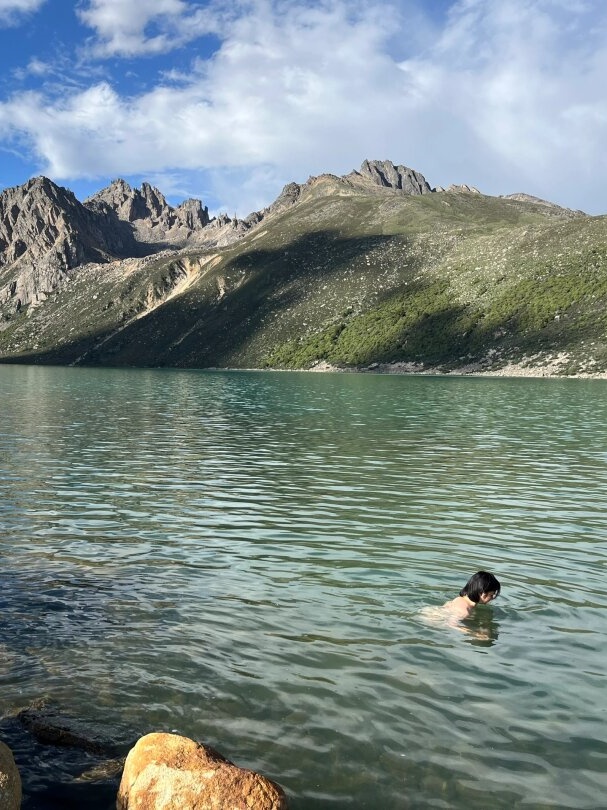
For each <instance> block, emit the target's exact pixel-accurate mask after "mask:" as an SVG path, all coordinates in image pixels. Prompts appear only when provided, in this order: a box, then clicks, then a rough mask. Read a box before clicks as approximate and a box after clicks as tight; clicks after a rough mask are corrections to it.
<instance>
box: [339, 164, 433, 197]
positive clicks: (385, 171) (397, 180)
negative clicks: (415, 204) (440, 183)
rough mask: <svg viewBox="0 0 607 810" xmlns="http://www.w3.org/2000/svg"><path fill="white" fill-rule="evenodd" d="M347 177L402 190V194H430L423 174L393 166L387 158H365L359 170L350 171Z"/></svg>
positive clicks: (404, 167)
mask: <svg viewBox="0 0 607 810" xmlns="http://www.w3.org/2000/svg"><path fill="white" fill-rule="evenodd" d="M347 179H348V180H350V181H352V182H358V183H360V182H361V181H362V182H363V183H372V184H374V185H376V186H382V187H383V188H391V189H395V190H396V191H402V193H403V194H430V193H432V189H431V188H430V186H429V184H428V182H427V181H426V178H425V177H424V176H423V174H420V173H419V172H416V171H414V170H413V169H409V168H408V167H407V166H395V165H394V164H393V163H392V162H391V161H389V160H365V161H364V162H363V164H362V166H361V167H360V171H358V172H356V171H355V172H351V173H350V174H349V175H347Z"/></svg>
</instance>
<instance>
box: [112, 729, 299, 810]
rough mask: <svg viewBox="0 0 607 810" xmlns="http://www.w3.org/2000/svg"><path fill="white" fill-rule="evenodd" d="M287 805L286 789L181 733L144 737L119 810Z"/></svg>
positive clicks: (277, 808)
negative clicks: (182, 735) (180, 734)
mask: <svg viewBox="0 0 607 810" xmlns="http://www.w3.org/2000/svg"><path fill="white" fill-rule="evenodd" d="M175 807H178V808H180V810H226V808H230V810H286V808H287V800H286V796H285V794H284V792H283V790H282V788H281V787H280V786H279V785H277V784H276V783H275V782H272V781H270V780H269V779H266V778H265V777H264V776H261V775H260V774H258V773H255V772H254V771H250V770H248V769H246V768H240V767H238V765H234V763H232V762H230V761H229V760H227V759H225V758H224V757H223V756H222V755H221V754H219V753H218V752H217V751H215V750H213V749H212V748H210V747H208V746H206V745H202V744H201V743H197V742H194V740H190V739H188V738H187V737H181V736H179V735H178V734H164V733H153V734H147V735H146V736H145V737H142V738H141V739H140V740H139V741H138V742H137V743H136V745H135V747H134V748H132V749H131V751H130V752H129V755H128V756H127V758H126V762H125V765H124V772H123V774H122V781H121V782H120V788H119V790H118V799H117V801H116V808H117V810H169V809H172V808H175Z"/></svg>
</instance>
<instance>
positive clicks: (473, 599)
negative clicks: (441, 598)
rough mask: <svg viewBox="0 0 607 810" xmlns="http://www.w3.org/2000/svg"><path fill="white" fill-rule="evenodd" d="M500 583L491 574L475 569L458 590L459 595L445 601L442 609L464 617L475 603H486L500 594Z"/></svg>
mask: <svg viewBox="0 0 607 810" xmlns="http://www.w3.org/2000/svg"><path fill="white" fill-rule="evenodd" d="M501 589H502V588H501V585H500V584H499V582H498V580H497V579H496V578H495V577H494V576H493V574H490V573H488V572H487V571H477V572H476V574H473V575H472V576H471V577H470V579H469V580H468V582H466V584H465V585H464V587H463V588H462V589H461V591H460V592H459V596H456V597H455V599H451V601H449V602H446V603H445V604H444V605H443V607H442V609H443V610H444V611H446V612H447V613H449V614H451V615H452V616H454V617H456V618H458V619H466V618H468V616H469V615H470V614H471V613H472V611H473V610H474V608H475V607H476V606H477V605H488V604H489V602H492V601H493V600H494V599H497V597H498V596H499V594H500V591H501Z"/></svg>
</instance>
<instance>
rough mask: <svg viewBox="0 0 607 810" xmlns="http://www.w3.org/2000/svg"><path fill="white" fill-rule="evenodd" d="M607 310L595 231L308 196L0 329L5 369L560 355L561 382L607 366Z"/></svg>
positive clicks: (429, 361)
mask: <svg viewBox="0 0 607 810" xmlns="http://www.w3.org/2000/svg"><path fill="white" fill-rule="evenodd" d="M185 265H187V267H186V266H185ZM169 293H170V294H171V295H172V297H168V298H167V296H168V294H169ZM94 296H96V297H94ZM606 303H607V218H605V217H583V216H575V215H573V214H572V213H571V212H566V211H563V210H562V209H557V208H551V207H548V206H542V205H540V204H536V203H529V202H520V201H514V200H506V199H501V198H491V197H484V196H481V195H477V194H471V193H463V192H461V193H460V192H449V193H440V194H431V195H430V194H429V195H423V196H420V197H403V196H399V195H396V194H390V193H386V194H378V193H377V192H374V193H368V194H367V193H364V192H359V193H358V192H357V193H353V192H348V193H344V191H343V189H341V188H340V187H339V185H336V186H335V187H330V184H329V185H327V184H324V186H323V184H318V186H316V187H312V188H311V189H308V190H307V193H306V194H305V195H304V196H303V201H302V202H300V203H299V204H297V205H296V206H294V207H293V208H291V209H289V210H287V211H286V212H284V213H282V214H281V215H279V216H277V217H276V218H274V219H272V220H271V221H268V222H262V224H261V225H260V227H259V228H258V229H257V230H256V231H253V232H252V233H250V234H249V236H247V237H246V238H245V239H243V240H242V241H240V242H238V243H236V244H235V245H233V246H231V247H230V248H224V249H222V250H221V251H218V250H215V251H213V253H212V254H209V253H205V252H203V251H192V252H191V253H189V255H188V257H187V261H186V260H185V259H184V257H183V256H182V257H180V258H179V259H171V260H167V259H162V258H156V259H155V260H154V261H150V262H148V263H147V264H145V266H143V267H137V268H136V269H135V270H133V271H132V272H130V273H129V274H128V275H127V274H124V273H122V275H121V274H120V273H116V272H112V271H110V270H106V269H104V268H103V267H101V266H97V267H90V268H84V269H83V270H81V271H78V272H77V273H75V274H74V280H73V281H72V282H71V284H70V285H68V286H67V287H65V288H64V289H63V290H62V291H61V292H60V293H59V294H58V295H57V296H55V297H54V298H50V299H49V300H48V301H46V302H44V304H43V305H41V306H40V307H39V308H38V309H37V310H36V311H34V312H32V313H31V314H30V315H28V314H27V313H26V314H23V315H20V316H19V317H17V318H15V319H14V320H13V321H11V323H10V326H9V328H8V329H7V330H5V331H3V332H0V356H2V357H3V359H5V360H7V359H8V360H10V359H13V360H18V361H21V362H25V361H28V360H29V361H35V362H61V363H63V362H81V363H90V364H94V363H101V364H112V365H122V364H128V365H154V366H162V365H168V366H183V367H208V366H231V367H241V368H245V367H248V368H251V367H258V368H259V367H268V366H271V367H284V368H288V367H304V368H305V367H309V366H311V365H313V364H314V363H316V362H318V361H320V360H326V361H328V362H329V363H333V364H337V365H344V366H353V365H356V366H358V365H369V364H371V363H385V362H394V361H405V362H418V363H419V362H422V363H424V364H425V365H426V366H440V367H441V368H444V369H450V368H458V367H462V366H465V365H466V364H467V363H469V362H473V361H486V360H487V359H489V358H491V359H492V360H493V362H494V364H499V363H501V362H505V361H507V360H520V358H521V357H523V356H529V355H535V354H538V353H541V355H542V357H545V356H547V355H550V354H554V353H558V352H564V353H566V354H567V356H568V360H567V363H568V366H567V371H569V372H576V371H580V370H596V371H598V370H603V369H605V368H607V308H606V306H605V304H606Z"/></svg>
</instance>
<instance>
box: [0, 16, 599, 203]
mask: <svg viewBox="0 0 607 810" xmlns="http://www.w3.org/2000/svg"><path fill="white" fill-rule="evenodd" d="M159 2H160V0H159ZM93 5H94V6H95V8H96V10H97V11H98V12H101V10H102V9H105V11H106V12H108V13H109V12H110V11H111V12H112V13H113V16H111V15H110V17H108V20H110V22H107V24H106V28H103V27H102V22H101V17H98V18H96V20H97V21H96V25H97V30H98V31H99V32H104V31H105V34H103V35H104V36H106V40H105V41H106V42H107V43H108V44H109V43H110V42H113V43H114V46H113V47H117V46H116V43H117V42H118V40H117V39H115V38H112V37H114V35H115V34H116V32H117V31H118V30H119V29H120V26H122V28H121V29H120V30H122V31H127V29H129V25H130V26H131V27H130V31H131V33H133V36H134V37H135V39H136V40H137V37H139V39H138V40H137V41H139V42H144V41H145V42H151V39H150V40H147V39H146V40H143V39H142V38H141V37H142V32H143V31H144V30H145V25H144V26H143V27H142V21H144V20H149V19H151V17H150V14H149V13H148V12H138V13H137V15H136V16H135V17H133V18H130V17H129V16H128V14H127V12H124V11H121V9H122V6H123V5H134V4H122V3H118V2H114V3H109V2H103V3H102V2H101V0H97V2H96V3H95V4H92V5H91V6H90V9H89V10H90V11H92V9H93ZM159 8H162V9H164V13H165V14H167V15H168V14H169V13H173V12H174V19H177V18H179V19H180V20H183V19H185V16H184V15H187V14H190V13H191V12H192V7H191V4H185V3H182V2H179V0H174V1H173V0H166V3H163V5H162V6H160V5H158V4H156V5H155V6H154V9H155V12H156V11H158V9H159ZM238 8H239V9H240V10H241V11H242V10H243V9H244V12H243V13H241V15H240V16H238V17H234V18H232V19H229V18H224V19H223V23H222V25H223V26H224V27H223V29H222V42H221V47H220V48H219V50H218V51H217V52H216V54H215V55H214V56H213V58H212V59H211V60H207V61H204V60H202V59H200V60H199V61H198V62H195V63H194V65H193V68H192V71H191V73H190V74H189V75H185V76H184V75H183V73H181V74H179V75H177V74H175V80H174V81H170V80H167V79H166V78H165V80H164V82H165V83H164V84H162V85H158V86H157V87H156V88H154V89H153V90H151V91H149V92H146V93H143V94H141V95H139V96H135V97H130V98H126V97H121V96H120V95H119V94H118V92H117V91H116V89H115V88H114V87H112V86H111V85H110V84H108V83H98V84H95V85H93V86H91V87H89V88H88V89H87V90H85V91H84V92H76V91H70V92H67V93H66V95H65V96H64V97H63V98H61V99H49V98H45V97H44V96H43V95H37V94H33V93H30V94H25V95H19V96H16V97H14V98H13V99H11V100H9V101H7V102H5V103H4V104H0V132H2V131H3V130H4V132H5V134H6V135H7V136H8V135H9V134H11V133H12V134H13V136H14V137H20V138H22V139H23V138H25V139H27V140H28V141H29V142H30V143H31V145H32V148H33V149H34V150H35V152H36V154H37V155H38V158H39V160H40V161H41V163H42V165H43V170H44V171H45V173H47V174H49V175H50V176H51V177H54V178H57V179H60V180H64V181H65V180H70V179H75V178H82V177H89V178H92V177H100V178H107V177H115V176H117V175H131V176H132V175H136V174H139V175H142V176H146V175H147V176H152V175H158V174H161V173H166V174H167V175H170V176H172V177H174V178H179V177H180V176H181V177H183V184H184V185H187V186H190V187H191V182H189V181H188V179H187V176H186V173H188V172H195V173H197V174H196V175H195V176H197V177H200V176H201V174H200V173H201V172H208V173H207V174H205V175H204V177H205V178H206V180H207V181H209V180H210V181H212V182H213V188H214V192H215V196H216V197H217V198H218V199H219V200H220V203H221V205H222V206H224V207H226V208H227V209H228V210H229V211H230V212H232V211H234V210H237V211H238V213H239V215H242V214H246V213H248V212H249V211H251V210H252V209H253V208H260V207H262V205H264V204H267V203H269V202H271V200H272V199H273V198H275V197H276V196H277V194H278V192H279V191H280V188H281V186H282V185H283V184H284V183H286V182H288V181H291V180H298V181H303V180H305V179H306V178H307V176H308V175H309V174H318V173H320V172H323V171H332V172H335V173H345V172H348V171H350V170H351V169H352V168H355V167H357V166H358V165H360V163H361V162H362V160H363V159H364V158H378V159H391V160H393V161H395V162H399V163H406V164H407V165H409V166H412V167H413V168H415V169H418V170H419V171H421V172H423V173H424V174H425V175H426V176H427V178H428V180H429V182H430V183H432V184H440V185H447V184H449V183H451V182H466V183H470V184H472V185H476V186H478V187H479V188H481V190H484V191H486V192H487V193H492V194H499V193H509V192H514V191H521V190H522V191H527V192H529V193H532V194H537V195H538V196H544V197H548V198H549V199H554V200H555V201H556V202H560V203H561V204H565V205H570V206H572V207H580V208H585V209H587V210H593V209H594V210H596V211H598V210H600V207H601V206H603V208H604V203H603V200H604V188H605V185H606V183H607V176H606V175H607V164H606V160H605V151H604V143H605V141H606V138H607V100H606V97H605V92H604V76H605V75H607V38H606V37H605V30H606V27H607V8H606V9H605V11H602V10H597V7H596V6H595V4H593V3H584V2H581V0H580V2H569V1H568V0H500V3H499V4H498V3H494V2H492V1H491V0H462V2H459V3H457V4H455V5H454V6H453V7H452V10H451V12H450V15H449V17H448V18H447V21H446V23H445V25H444V26H443V29H442V31H441V33H440V36H439V37H437V39H436V41H435V42H434V43H433V45H432V46H431V47H426V48H425V49H424V50H423V51H422V50H420V51H417V52H416V51H414V52H412V53H411V55H410V56H409V57H408V58H406V59H402V58H401V59H400V61H396V59H395V58H394V55H393V54H394V52H395V51H396V50H398V49H399V48H401V47H402V43H403V42H404V41H406V42H407V43H409V44H410V45H411V47H412V48H414V49H415V48H419V41H418V40H417V38H416V36H415V35H414V33H413V32H411V31H409V29H408V20H409V19H410V17H409V16H408V15H407V8H406V6H405V5H404V4H401V6H400V11H401V13H400V15H399V14H398V13H396V12H395V10H394V9H393V10H392V11H390V9H391V7H390V6H388V5H386V3H383V2H381V1H380V0H376V1H375V2H371V0H369V1H368V2H365V3H363V2H360V3H357V2H354V0H350V2H346V0H323V1H322V2H317V3H314V4H313V5H309V4H308V5H306V4H304V3H303V2H299V1H298V0H278V1H277V2H273V3H272V2H270V0H266V1H262V0H260V1H259V2H247V3H245V4H241V5H240V6H238ZM171 9H173V12H171ZM418 13H419V11H418ZM129 19H130V20H131V22H130V23H129ZM118 22H120V25H118ZM112 26H113V27H112ZM112 32H113V33H112ZM127 40H128V38H127ZM127 40H124V41H125V42H126V41H127ZM395 42H396V43H397V45H398V47H395ZM399 43H400V44H399ZM192 176H194V175H192ZM226 178H227V179H226ZM175 182H176V183H177V184H179V182H180V181H179V180H178V179H175Z"/></svg>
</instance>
